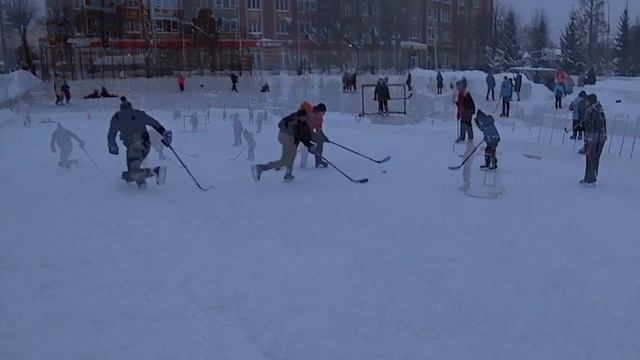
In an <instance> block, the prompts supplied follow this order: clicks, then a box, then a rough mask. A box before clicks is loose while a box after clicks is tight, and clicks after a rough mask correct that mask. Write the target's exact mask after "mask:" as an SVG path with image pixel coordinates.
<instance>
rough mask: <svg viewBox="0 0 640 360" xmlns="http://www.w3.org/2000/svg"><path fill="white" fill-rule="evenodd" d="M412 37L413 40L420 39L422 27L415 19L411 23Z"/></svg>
mask: <svg viewBox="0 0 640 360" xmlns="http://www.w3.org/2000/svg"><path fill="white" fill-rule="evenodd" d="M410 36H411V39H412V40H420V27H418V22H417V21H413V22H412V23H411V34H410Z"/></svg>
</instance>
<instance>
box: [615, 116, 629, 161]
mask: <svg viewBox="0 0 640 360" xmlns="http://www.w3.org/2000/svg"><path fill="white" fill-rule="evenodd" d="M628 126H629V114H626V116H625V117H624V131H623V133H622V142H620V151H619V152H618V157H619V158H621V157H622V149H624V140H625V138H626V137H627V127H628Z"/></svg>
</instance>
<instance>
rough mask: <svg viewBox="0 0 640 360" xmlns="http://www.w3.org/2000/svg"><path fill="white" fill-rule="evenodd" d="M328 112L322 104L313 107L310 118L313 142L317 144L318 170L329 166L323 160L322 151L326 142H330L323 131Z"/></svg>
mask: <svg viewBox="0 0 640 360" xmlns="http://www.w3.org/2000/svg"><path fill="white" fill-rule="evenodd" d="M326 112H327V106H326V105H325V104H323V103H320V104H318V105H316V106H314V107H313V111H312V112H311V114H310V116H309V126H310V127H311V135H312V140H313V142H314V143H315V144H316V151H315V156H316V168H326V167H327V166H328V164H327V163H326V162H325V161H324V160H322V149H323V146H324V143H325V142H328V141H329V138H327V136H326V135H325V134H324V131H323V130H322V123H323V122H324V114H325V113H326Z"/></svg>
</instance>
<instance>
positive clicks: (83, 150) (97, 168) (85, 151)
mask: <svg viewBox="0 0 640 360" xmlns="http://www.w3.org/2000/svg"><path fill="white" fill-rule="evenodd" d="M80 149H81V150H82V152H83V153H84V154H85V155H87V158H89V160H90V161H91V163H92V164H93V166H95V167H96V170H98V171H99V172H102V170H100V168H99V167H98V164H96V162H95V161H94V160H93V158H92V157H91V155H89V153H88V152H87V150H85V149H84V147H81V148H80Z"/></svg>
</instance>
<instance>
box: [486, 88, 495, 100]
mask: <svg viewBox="0 0 640 360" xmlns="http://www.w3.org/2000/svg"><path fill="white" fill-rule="evenodd" d="M489 94H491V101H496V88H492V87H488V88H487V101H489Z"/></svg>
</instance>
